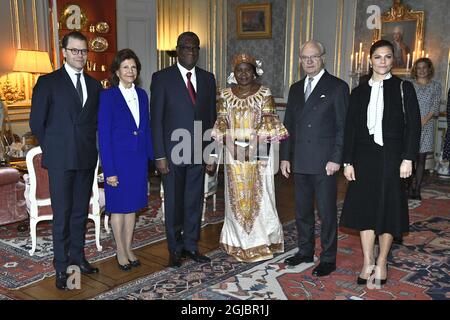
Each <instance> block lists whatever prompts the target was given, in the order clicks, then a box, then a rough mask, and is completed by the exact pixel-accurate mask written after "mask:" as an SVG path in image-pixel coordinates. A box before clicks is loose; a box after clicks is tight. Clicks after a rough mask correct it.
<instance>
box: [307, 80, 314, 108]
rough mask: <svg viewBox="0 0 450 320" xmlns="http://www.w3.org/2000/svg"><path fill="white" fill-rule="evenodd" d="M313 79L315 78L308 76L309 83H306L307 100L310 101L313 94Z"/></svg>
mask: <svg viewBox="0 0 450 320" xmlns="http://www.w3.org/2000/svg"><path fill="white" fill-rule="evenodd" d="M313 80H314V78H310V77H308V84H307V85H306V91H305V102H306V101H308V98H309V96H310V95H311V92H312V82H313Z"/></svg>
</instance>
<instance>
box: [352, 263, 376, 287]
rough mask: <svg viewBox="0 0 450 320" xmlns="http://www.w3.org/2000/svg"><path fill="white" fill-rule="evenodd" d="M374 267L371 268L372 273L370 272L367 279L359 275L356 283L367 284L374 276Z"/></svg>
mask: <svg viewBox="0 0 450 320" xmlns="http://www.w3.org/2000/svg"><path fill="white" fill-rule="evenodd" d="M373 269H374V268H373V267H372V270H370V274H369V277H368V278H367V279H364V278H361V277H360V276H359V275H358V278H356V283H357V284H359V285H366V284H367V281H368V280H369V279H370V277H371V276H372V273H373Z"/></svg>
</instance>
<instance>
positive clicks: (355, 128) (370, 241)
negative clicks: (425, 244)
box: [340, 40, 421, 284]
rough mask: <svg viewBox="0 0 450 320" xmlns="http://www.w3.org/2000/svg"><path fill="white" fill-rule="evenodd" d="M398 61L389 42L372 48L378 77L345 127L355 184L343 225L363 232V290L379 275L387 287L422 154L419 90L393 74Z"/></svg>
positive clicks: (356, 96)
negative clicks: (408, 183) (409, 184)
mask: <svg viewBox="0 0 450 320" xmlns="http://www.w3.org/2000/svg"><path fill="white" fill-rule="evenodd" d="M393 61H394V48H393V46H392V44H391V43H390V42H389V41H386V40H380V41H377V42H375V43H374V44H373V45H372V47H371V48H370V62H371V66H372V71H373V74H372V77H371V78H370V80H369V81H368V82H366V83H363V84H361V85H360V86H358V87H357V88H355V89H354V90H353V92H352V94H351V98H350V107H349V111H348V115H347V121H346V127H345V142H344V175H345V177H346V178H347V180H349V181H350V183H349V187H348V191H347V195H346V197H345V202H344V208H343V211H342V217H341V221H340V225H341V226H345V227H348V228H352V229H356V230H359V231H360V236H361V244H362V250H363V254H364V266H363V269H362V271H361V273H360V275H359V276H358V279H357V283H358V284H366V283H367V280H368V278H369V277H371V276H372V273H373V272H374V275H373V277H374V278H375V283H376V284H384V283H386V279H387V256H388V253H389V250H390V248H391V245H392V241H393V238H394V237H395V238H401V236H402V234H403V233H405V232H407V231H408V226H409V217H408V203H407V198H406V193H405V187H404V184H403V182H402V180H401V178H408V177H409V176H410V175H411V171H412V161H413V160H414V159H416V157H417V153H418V151H419V141H420V125H421V124H420V111H419V105H418V102H417V97H416V93H415V90H414V87H413V85H412V84H411V83H410V82H408V81H404V82H402V80H401V79H400V78H398V77H396V76H393V75H392V74H391V69H392V65H393ZM400 86H402V88H403V98H402V93H401V91H402V90H401V88H400ZM376 236H378V238H379V245H380V250H379V255H378V258H377V261H376V266H375V257H374V244H375V238H376ZM371 279H372V278H371Z"/></svg>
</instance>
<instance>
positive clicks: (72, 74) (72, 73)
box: [64, 63, 88, 107]
mask: <svg viewBox="0 0 450 320" xmlns="http://www.w3.org/2000/svg"><path fill="white" fill-rule="evenodd" d="M64 68H65V69H66V71H67V73H68V74H69V77H70V80H72V83H73V86H74V87H75V90H76V89H77V75H76V74H77V73H81V76H80V82H81V89H82V90H83V107H84V104H85V103H86V100H87V98H88V93H87V87H86V80H85V79H84V74H83V70H81V71H77V70H75V69H74V68H72V67H71V66H69V65H68V64H67V63H64Z"/></svg>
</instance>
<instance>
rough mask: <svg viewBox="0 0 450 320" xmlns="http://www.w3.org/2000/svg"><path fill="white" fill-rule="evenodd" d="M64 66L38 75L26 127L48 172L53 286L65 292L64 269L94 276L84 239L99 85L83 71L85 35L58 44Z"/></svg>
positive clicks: (73, 35) (71, 36) (74, 34)
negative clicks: (30, 132)
mask: <svg viewBox="0 0 450 320" xmlns="http://www.w3.org/2000/svg"><path fill="white" fill-rule="evenodd" d="M62 48H63V49H62V52H63V55H64V58H65V64H64V66H63V67H61V68H60V69H59V70H56V71H54V72H52V73H50V74H48V75H45V76H42V77H40V78H39V80H38V81H37V83H36V86H35V87H34V90H33V97H32V107H31V115H30V127H31V130H32V132H33V134H34V135H35V136H36V137H37V139H38V141H39V144H40V146H41V148H42V165H43V166H44V167H46V168H47V169H48V176H49V184H50V197H51V202H52V211H53V251H54V255H55V257H54V261H53V264H54V266H55V269H56V287H57V288H58V289H61V290H66V289H67V274H66V270H67V267H68V266H69V265H77V266H79V267H80V269H81V272H82V273H87V274H90V273H97V272H98V269H97V268H94V267H93V266H92V265H90V264H89V262H88V261H87V260H86V258H85V255H84V241H85V232H86V220H87V216H88V210H89V199H90V197H91V192H92V191H91V190H92V183H93V179H94V170H95V166H96V164H97V157H98V156H97V147H96V131H97V111H98V96H99V92H100V90H101V85H100V83H99V82H98V81H96V80H95V79H93V78H91V77H90V76H88V75H87V74H85V73H83V68H84V66H85V64H86V60H87V52H88V43H87V39H86V37H85V36H84V35H83V34H81V33H80V32H77V31H74V32H71V33H69V34H67V35H66V36H64V38H63V40H62Z"/></svg>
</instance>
